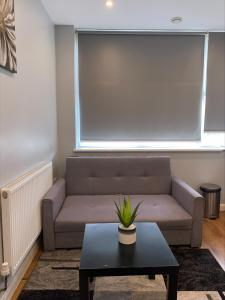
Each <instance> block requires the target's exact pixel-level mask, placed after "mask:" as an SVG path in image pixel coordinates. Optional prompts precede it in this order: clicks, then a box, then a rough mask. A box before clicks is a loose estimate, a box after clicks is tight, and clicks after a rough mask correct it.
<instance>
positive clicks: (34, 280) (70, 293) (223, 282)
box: [19, 248, 225, 300]
mask: <svg viewBox="0 0 225 300" xmlns="http://www.w3.org/2000/svg"><path fill="white" fill-rule="evenodd" d="M173 252H174V254H175V256H176V257H177V260H178V261H179V263H180V273H179V281H178V291H179V292H178V299H179V300H221V299H223V300H224V299H225V297H224V294H223V292H224V291H225V273H224V271H223V270H222V268H221V267H220V265H219V264H218V263H217V261H216V260H215V259H214V257H213V256H212V254H211V253H210V252H209V251H208V250H206V249H189V248H186V249H185V248H174V249H173ZM79 258H80V250H59V251H54V252H46V253H43V254H42V256H41V258H40V260H39V262H38V264H37V266H36V268H35V270H34V271H33V273H32V274H31V277H30V279H29V281H28V283H27V285H26V286H25V288H24V290H23V291H22V293H21V295H20V297H19V300H45V299H46V300H64V299H66V300H70V299H71V300H72V299H73V300H78V299H79V276H78V270H79ZM92 290H94V295H93V292H92V296H93V298H94V300H103V299H107V300H147V299H148V300H151V299H152V300H164V299H166V286H165V281H164V278H163V276H156V279H155V280H149V279H148V278H147V277H145V276H133V277H132V276H131V277H104V278H97V279H96V280H95V282H94V283H93V287H92Z"/></svg>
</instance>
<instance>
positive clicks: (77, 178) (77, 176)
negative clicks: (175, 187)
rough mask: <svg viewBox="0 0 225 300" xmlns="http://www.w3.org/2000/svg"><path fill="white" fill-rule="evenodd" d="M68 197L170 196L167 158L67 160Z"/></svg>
mask: <svg viewBox="0 0 225 300" xmlns="http://www.w3.org/2000/svg"><path fill="white" fill-rule="evenodd" d="M66 193H67V195H115V194H124V195H128V194H130V195H158V194H170V193H171V172H170V158H169V157H69V158H67V161H66Z"/></svg>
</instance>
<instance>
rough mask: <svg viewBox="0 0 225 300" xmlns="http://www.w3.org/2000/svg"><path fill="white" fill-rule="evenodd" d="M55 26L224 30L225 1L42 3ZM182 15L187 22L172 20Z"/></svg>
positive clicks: (70, 0) (62, 0)
mask: <svg viewBox="0 0 225 300" xmlns="http://www.w3.org/2000/svg"><path fill="white" fill-rule="evenodd" d="M41 1H42V2H43V4H44V6H45V8H46V10H47V12H48V13H49V15H50V17H51V19H52V21H53V22H54V23H55V24H64V25H74V26H75V27H76V28H84V29H86V28H92V29H149V30H151V29H159V30H215V31H217V30H219V31H220V30H224V29H225V1H224V0H114V7H113V8H112V9H107V8H106V6H105V0H41ZM174 16H182V17H183V22H182V23H180V24H172V23H171V22H170V21H169V20H170V19H171V18H172V17H174Z"/></svg>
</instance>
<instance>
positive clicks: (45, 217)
mask: <svg viewBox="0 0 225 300" xmlns="http://www.w3.org/2000/svg"><path fill="white" fill-rule="evenodd" d="M65 196H66V194H65V180H64V179H62V178H61V179H58V180H57V181H56V182H55V183H54V184H53V186H52V187H51V188H50V190H49V191H48V192H47V194H46V195H45V196H44V199H43V201H42V225H43V242H44V249H45V250H47V251H49V250H54V249H55V233H54V222H55V218H56V217H57V215H58V213H59V211H60V209H61V207H62V204H63V202H64V200H65Z"/></svg>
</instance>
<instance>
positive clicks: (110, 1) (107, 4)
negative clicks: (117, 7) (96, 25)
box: [105, 0, 113, 8]
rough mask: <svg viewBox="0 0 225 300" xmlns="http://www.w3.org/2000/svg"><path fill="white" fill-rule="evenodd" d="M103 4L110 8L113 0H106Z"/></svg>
mask: <svg viewBox="0 0 225 300" xmlns="http://www.w3.org/2000/svg"><path fill="white" fill-rule="evenodd" d="M105 5H106V7H108V8H111V7H113V1H112V0H107V1H106V2H105Z"/></svg>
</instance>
